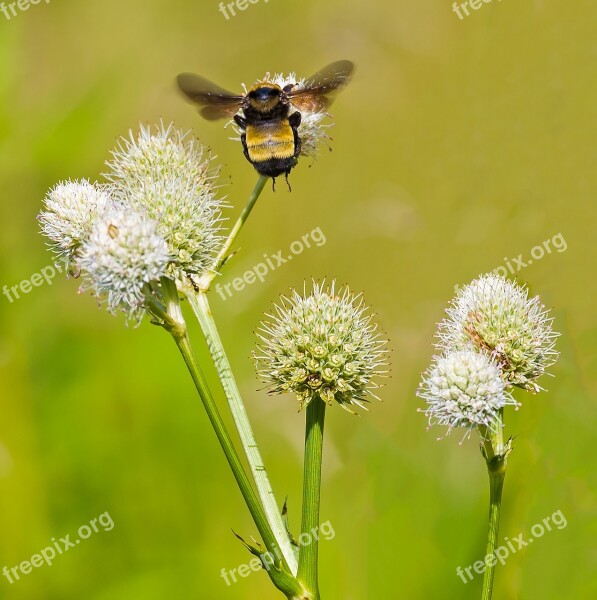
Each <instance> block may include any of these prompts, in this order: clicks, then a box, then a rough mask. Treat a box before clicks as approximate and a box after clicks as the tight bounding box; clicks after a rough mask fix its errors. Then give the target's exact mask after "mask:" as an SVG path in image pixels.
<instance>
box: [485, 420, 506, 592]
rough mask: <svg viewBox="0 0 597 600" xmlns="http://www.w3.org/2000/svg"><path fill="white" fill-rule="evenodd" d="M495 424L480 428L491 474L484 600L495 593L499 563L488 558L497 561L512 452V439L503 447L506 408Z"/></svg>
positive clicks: (488, 471) (488, 469) (488, 470)
mask: <svg viewBox="0 0 597 600" xmlns="http://www.w3.org/2000/svg"><path fill="white" fill-rule="evenodd" d="M496 421H497V423H496V426H495V427H494V428H493V430H488V429H481V431H480V433H481V435H482V436H483V442H482V444H481V452H482V454H483V457H484V458H485V461H486V463H487V473H488V474H489V526H488V532H487V549H486V552H485V557H486V559H485V560H486V565H485V573H484V575H483V589H482V593H481V600H491V595H492V592H493V580H494V576H495V566H496V562H497V561H495V560H488V559H487V557H494V558H495V551H496V548H497V542H498V533H499V527H500V513H501V509H502V491H503V488H504V479H505V477H506V466H507V460H508V455H509V454H510V452H511V450H512V443H511V440H508V443H507V444H505V445H504V430H503V409H502V410H501V411H499V414H498V415H497V417H496Z"/></svg>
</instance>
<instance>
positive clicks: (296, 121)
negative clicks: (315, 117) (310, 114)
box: [288, 111, 303, 129]
mask: <svg viewBox="0 0 597 600" xmlns="http://www.w3.org/2000/svg"><path fill="white" fill-rule="evenodd" d="M302 119H303V117H302V115H301V113H300V112H298V111H297V112H293V113H292V114H291V115H290V116H289V117H288V123H289V124H290V126H291V127H292V128H293V129H295V128H297V127H298V126H299V125H300V124H301V121H302Z"/></svg>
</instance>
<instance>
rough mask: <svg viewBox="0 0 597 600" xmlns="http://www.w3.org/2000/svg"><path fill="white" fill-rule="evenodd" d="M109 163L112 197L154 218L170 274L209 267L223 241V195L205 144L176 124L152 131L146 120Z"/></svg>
mask: <svg viewBox="0 0 597 600" xmlns="http://www.w3.org/2000/svg"><path fill="white" fill-rule="evenodd" d="M107 165H108V168H109V170H108V172H107V173H105V178H106V179H107V180H108V181H109V182H110V184H109V189H110V192H111V194H112V197H113V198H114V200H115V201H116V202H118V203H120V204H122V205H123V206H127V207H131V208H133V209H135V210H142V211H145V212H146V213H147V215H148V216H149V218H151V219H153V220H154V221H155V222H156V224H157V231H158V233H159V234H160V235H161V236H162V237H163V238H164V239H165V240H166V243H167V244H168V249H169V253H170V255H171V257H172V260H171V262H170V264H169V268H168V272H169V274H170V275H171V276H172V278H174V279H179V280H183V279H184V278H185V276H189V275H198V274H201V273H203V272H204V271H205V270H206V269H208V268H209V267H210V266H211V263H212V261H213V258H214V256H215V254H216V252H217V250H218V249H219V246H220V244H221V242H222V236H221V228H220V223H221V220H222V217H221V209H222V201H221V200H219V199H218V198H216V196H215V190H214V185H213V181H214V179H215V178H216V177H217V175H218V172H217V170H214V169H212V167H211V158H210V157H208V156H207V157H206V156H205V151H204V149H203V147H202V146H201V145H200V144H197V142H196V140H194V139H192V138H191V137H190V136H189V135H188V133H184V132H182V131H179V130H176V129H174V128H173V126H172V125H169V126H168V127H164V126H163V125H161V126H160V127H158V128H157V130H156V131H154V132H152V131H151V129H150V128H148V127H143V126H142V127H141V131H140V132H139V134H138V136H137V137H136V138H135V137H133V135H132V133H131V135H130V137H129V139H124V138H123V139H122V140H121V142H120V145H119V147H118V149H116V150H114V151H113V152H112V160H111V161H109V162H108V163H107Z"/></svg>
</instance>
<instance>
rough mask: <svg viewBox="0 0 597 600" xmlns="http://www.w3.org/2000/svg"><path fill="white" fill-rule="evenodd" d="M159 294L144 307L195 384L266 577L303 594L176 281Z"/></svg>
mask: <svg viewBox="0 0 597 600" xmlns="http://www.w3.org/2000/svg"><path fill="white" fill-rule="evenodd" d="M161 286H162V291H163V296H164V300H165V306H162V305H161V304H160V303H158V302H157V301H155V299H154V298H152V297H151V296H149V295H148V297H147V299H148V307H149V309H150V311H151V312H152V314H153V315H154V317H156V319H158V320H159V321H160V322H161V324H162V326H163V327H164V328H165V329H166V330H167V331H168V332H169V333H170V334H171V335H172V337H173V339H174V341H175V342H176V345H177V347H178V349H179V351H180V353H181V355H182V357H183V359H184V361H185V364H186V365H187V368H188V370H189V373H190V375H191V377H192V379H193V383H194V384H195V388H196V389H197V392H198V393H199V397H200V398H201V401H202V403H203V406H204V408H205V411H206V413H207V416H208V418H209V421H210V423H211V425H212V427H213V429H214V431H215V433H216V436H217V438H218V441H219V443H220V446H221V448H222V450H223V452H224V455H225V457H226V460H227V461H228V464H229V465H230V468H231V469H232V473H233V475H234V478H235V480H236V483H237V484H238V487H239V489H240V491H241V493H242V495H243V498H244V499H245V502H246V504H247V507H248V509H249V512H250V513H251V516H252V517H253V521H254V522H255V526H256V527H257V530H258V531H259V534H260V535H261V538H262V539H263V543H264V544H265V547H266V550H267V551H268V552H269V553H270V557H274V558H275V559H276V560H275V564H273V565H272V564H271V562H272V561H271V559H269V560H268V561H263V558H262V562H264V566H266V567H267V566H268V565H269V568H267V572H268V575H269V576H270V578H271V580H272V582H273V583H274V585H275V586H276V587H277V588H278V589H279V590H280V591H282V592H283V593H284V594H285V595H286V597H287V598H294V597H297V596H299V595H301V594H303V588H302V586H301V585H300V584H299V582H298V581H297V579H296V578H295V577H294V576H293V575H292V574H291V573H290V572H289V568H288V565H287V563H286V560H285V559H284V557H283V556H280V554H279V552H278V546H277V542H276V538H275V536H274V535H273V533H272V530H271V528H270V526H269V523H268V521H267V518H266V516H265V513H264V511H263V508H262V507H261V504H260V503H259V500H258V498H257V496H256V494H255V491H254V490H253V487H252V486H251V483H250V480H249V477H248V476H247V473H246V472H245V469H244V467H243V465H242V462H241V460H240V457H239V456H238V453H237V452H236V448H235V447H234V444H233V442H232V439H231V438H230V435H229V433H228V430H227V429H226V425H225V423H224V420H223V419H222V416H221V415H220V412H219V410H218V408H217V406H216V403H215V401H214V398H213V395H212V393H211V390H210V388H209V385H208V383H207V381H206V379H205V376H204V374H203V371H202V370H201V368H200V366H199V362H198V361H197V357H196V355H195V353H194V351H193V348H192V346H191V342H190V340H189V337H188V334H187V329H186V324H185V322H184V318H183V315H182V312H181V311H180V304H179V300H178V292H177V290H176V284H175V283H174V282H173V281H172V280H170V279H167V278H163V279H162V281H161Z"/></svg>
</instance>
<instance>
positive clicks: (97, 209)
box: [39, 179, 110, 268]
mask: <svg viewBox="0 0 597 600" xmlns="http://www.w3.org/2000/svg"><path fill="white" fill-rule="evenodd" d="M44 205H45V209H46V210H45V211H43V212H41V213H40V215H39V221H40V223H41V229H42V233H43V234H44V235H45V236H46V237H47V238H48V239H49V240H50V247H51V248H52V250H53V251H54V253H55V255H56V258H57V259H59V260H62V261H65V262H66V263H68V265H69V266H70V267H73V268H76V267H77V262H78V259H79V258H80V255H81V248H82V246H83V244H84V242H85V241H86V240H87V239H88V238H89V235H90V233H91V230H92V228H93V224H94V222H95V220H96V219H97V217H98V215H100V214H101V213H103V212H104V211H105V210H106V209H107V208H108V207H109V206H110V196H109V194H108V193H107V191H106V190H105V189H104V188H101V187H100V186H98V185H94V184H92V183H90V182H89V181H88V180H87V179H82V180H81V181H66V182H63V183H59V184H58V185H56V186H54V187H53V188H52V189H51V190H50V191H49V192H48V194H47V196H46V198H45V201H44Z"/></svg>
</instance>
